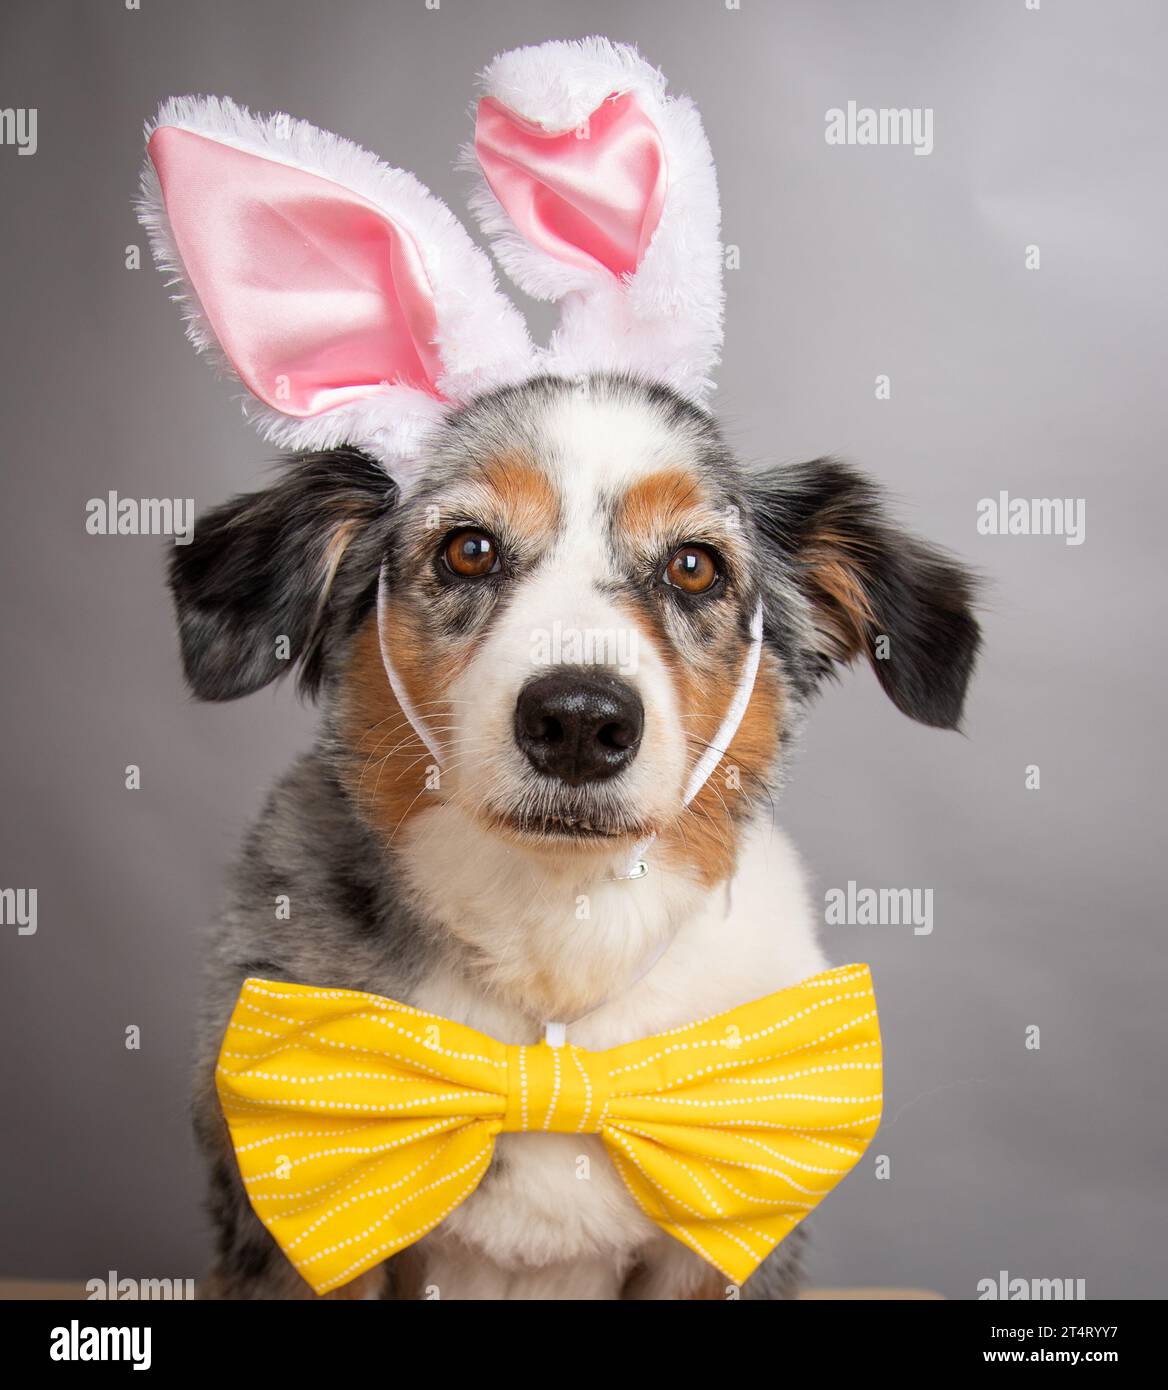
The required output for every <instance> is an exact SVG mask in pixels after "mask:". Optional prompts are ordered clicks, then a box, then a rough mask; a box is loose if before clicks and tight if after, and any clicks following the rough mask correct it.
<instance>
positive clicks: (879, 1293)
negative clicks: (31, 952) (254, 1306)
mask: <svg viewBox="0 0 1168 1390" xmlns="http://www.w3.org/2000/svg"><path fill="white" fill-rule="evenodd" d="M84 1297H85V1281H84V1280H52V1279H0V1300H8V1299H37V1300H38V1301H40V1300H44V1299H77V1298H82V1299H83V1298H84ZM940 1297H941V1295H940V1294H939V1293H930V1292H929V1290H928V1289H884V1288H869V1289H808V1290H807V1291H806V1293H803V1294H800V1298H805V1299H823V1298H840V1299H884V1298H897V1299H902V1298H909V1299H921V1298H925V1299H930V1298H940Z"/></svg>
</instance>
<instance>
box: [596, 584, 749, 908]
mask: <svg viewBox="0 0 1168 1390" xmlns="http://www.w3.org/2000/svg"><path fill="white" fill-rule="evenodd" d="M761 658H762V600H761V599H759V602H758V607H757V608H756V609H755V610H754V616H753V617H752V618H751V620H750V646H749V648H748V649H747V652H746V661H745V663H744V664H743V667H742V675H741V676H740V677H739V678H738V685H737V687H736V689H735V691H734V694H733V696H732V697H731V700H730V703H729V705H728V706H727V707H726V713H725V714H724V715H723V716H722V722H721V724H719V726H718V732H717V733H716V734H715V735H714V737H713V738H712V739H711V740H710V742H709V744H708V745H707V747H706V748H705V750H704V751H703V753H702V756H701V757H700V758H699V759H698V760H697V762H696V763H695V764H694V769H693V771H692V772H691V773H690V777H689V782H688V783H687V785H686V789H685V795H684V796H683V797H682V800H681V804H682V806H688V805H689V803H690V802H691V801H692V800H693V799H694V797H695V796H697V794H698V792H700V791H701V789H702V788H703V787H704V786H705V785H706V783H707V782H708V781H709V780H710V777H711V776H712V774H713V771H714V769H715V768H716V767H717V766H718V764H719V763H720V762H721V761H722V758H723V756H724V754H725V752H726V750H727V748H729V747H730V745H731V744H732V743H733V742H734V735H735V734H736V733H737V732H738V729H739V726H740V725H741V723H742V720H743V717H744V716H745V714H746V710H747V707H748V706H749V704H750V697H751V696H752V695H753V694H754V682H755V680H756V679H757V677H758V663H759V661H760V660H761ZM656 838H657V837H656V835H650V836H649V838H648V839H646V840H642V841H641V842H640V844H638V845H634V846H633V852H632V855H631V856H630V858H629V867H628V868H627V869H626V870H625V872H624V873H623V874H614V875H613V880H614V881H619V882H623V881H624V880H625V879H634V878H644V877H645V875H646V874H647V873H648V871H649V866H648V865H647V864H646V862H645V854H646V853H647V851H648V849H649V847H650V846H651V845H652V843H653V841H654V840H655V839H656Z"/></svg>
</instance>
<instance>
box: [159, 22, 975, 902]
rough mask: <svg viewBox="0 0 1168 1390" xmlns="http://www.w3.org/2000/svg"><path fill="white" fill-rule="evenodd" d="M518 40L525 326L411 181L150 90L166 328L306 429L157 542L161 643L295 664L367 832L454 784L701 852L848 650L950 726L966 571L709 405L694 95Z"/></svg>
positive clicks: (849, 477)
mask: <svg viewBox="0 0 1168 1390" xmlns="http://www.w3.org/2000/svg"><path fill="white" fill-rule="evenodd" d="M532 52H533V51H531V50H525V51H522V52H520V53H519V54H510V55H505V56H504V58H502V59H498V60H496V63H495V64H494V65H492V68H491V69H489V70H488V74H487V90H488V94H487V96H486V97H485V98H484V100H483V102H482V103H481V104H480V109H479V124H478V130H477V138H476V146H475V154H476V156H477V159H478V162H479V165H480V167H481V171H482V175H483V180H484V181H483V183H482V185H481V187H480V188H479V190H478V193H477V194H476V207H477V210H478V212H479V213H480V216H481V219H482V221H483V224H484V227H485V228H486V230H487V231H488V232H489V233H490V234H492V235H493V236H494V237H495V238H496V250H497V252H498V254H499V256H500V259H501V260H502V262H503V264H504V265H505V266H506V268H507V269H508V270H509V271H510V272H511V273H512V274H513V275H514V276H515V278H517V279H518V280H519V281H520V283H521V284H523V285H524V287H525V288H527V289H529V290H531V291H532V292H533V293H537V294H540V295H542V296H543V297H545V298H552V299H556V300H559V301H560V302H561V304H562V318H561V323H560V326H559V328H558V329H557V332H556V334H555V335H554V336H553V339H552V342H551V344H550V346H549V347H548V348H547V349H543V350H536V349H534V348H533V347H532V346H531V344H530V342H529V341H528V339H527V335H526V331H525V330H524V329H523V326H522V323H521V321H520V320H519V319H518V316H517V315H516V313H515V311H514V310H513V309H512V308H511V307H510V306H509V305H508V304H507V303H506V301H505V300H503V299H502V297H501V296H500V295H499V293H498V291H497V289H496V288H495V286H494V283H493V278H492V276H491V273H490V269H489V266H488V264H487V262H486V260H485V258H484V257H483V256H482V253H481V252H479V251H477V250H476V249H475V248H474V247H473V245H472V244H471V243H470V241H469V238H467V237H466V234H465V233H464V232H463V231H462V229H461V228H460V227H459V226H458V225H457V224H456V223H455V222H454V220H453V219H452V218H451V216H450V214H449V213H448V212H447V211H446V209H445V208H444V207H442V205H441V204H438V203H437V202H436V200H435V199H433V198H432V197H431V195H429V194H428V193H426V191H425V190H424V189H422V188H421V187H420V185H418V184H417V183H416V181H414V180H413V179H411V178H410V177H409V176H408V175H403V174H401V173H400V172H399V171H393V170H387V169H385V168H384V166H381V165H380V164H378V163H377V162H376V161H375V160H373V159H372V157H371V156H368V155H366V154H365V153H364V152H363V151H360V150H357V149H356V148H355V147H353V146H349V145H347V143H346V142H343V141H338V140H337V139H336V138H335V137H330V136H324V135H323V134H322V133H321V132H319V131H316V130H314V129H313V128H312V127H308V126H304V125H303V124H302V123H298V122H289V121H287V120H286V119H284V118H272V119H271V120H270V121H266V122H264V121H257V120H256V119H255V118H253V117H251V116H249V115H248V114H247V113H246V112H242V111H240V110H239V109H238V108H235V107H233V106H231V105H230V104H229V103H218V102H211V101H186V102H174V103H169V104H168V105H167V106H166V107H164V109H163V112H162V114H161V115H160V117H159V121H158V124H157V127H156V128H155V130H154V132H153V134H152V136H151V140H150V161H149V163H148V166H147V173H146V178H145V181H144V191H143V201H142V205H141V206H142V216H143V219H144V221H145V222H146V223H147V225H148V226H149V228H150V231H151V235H152V240H153V243H154V247H155V251H156V253H157V255H158V257H159V259H160V261H161V263H162V264H163V265H164V266H165V267H167V268H168V269H170V270H172V271H173V273H174V274H175V276H176V278H177V279H178V281H179V283H180V286H181V291H180V298H181V299H183V301H184V304H185V309H186V312H187V316H188V325H189V331H190V333H191V336H192V338H193V339H194V341H195V342H196V345H197V346H199V347H200V348H201V349H205V350H208V351H210V352H212V353H213V354H214V355H216V356H217V357H218V358H219V360H220V361H221V362H222V363H223V364H225V365H227V366H228V367H229V368H230V369H231V370H232V371H234V372H235V374H236V375H238V376H239V378H240V379H241V380H242V381H243V382H244V384H245V385H246V386H247V387H248V388H249V390H250V392H251V394H252V397H253V401H252V405H251V407H250V409H251V411H252V413H253V414H255V416H256V418H257V419H258V421H259V423H260V424H261V427H262V428H263V429H264V430H265V432H266V433H267V434H268V436H269V437H270V438H272V439H274V440H276V441H277V442H280V443H283V444H288V445H292V446H293V447H296V448H299V449H301V450H306V449H307V450H311V452H301V453H299V454H298V455H297V456H296V457H294V458H293V459H292V460H291V461H289V462H288V464H287V465H286V469H285V472H284V474H283V476H282V477H281V479H280V480H279V481H278V482H276V484H275V485H274V486H273V487H271V488H270V489H268V490H267V491H266V492H262V493H259V494H256V495H253V496H249V497H243V498H240V499H237V500H236V501H234V502H231V503H228V504H227V505H226V506H224V507H220V508H219V509H217V510H215V511H213V512H211V513H210V514H209V515H208V516H206V517H204V518H203V520H202V521H201V523H200V524H199V525H198V526H197V527H196V533H195V538H194V542H193V544H191V545H190V546H187V547H184V548H181V549H179V550H177V551H176V554H175V559H174V563H173V567H172V587H173V590H174V594H175V599H176V603H177V607H178V613H179V621H180V629H181V635H182V646H183V656H184V663H185V668H186V672H187V676H188V679H189V681H190V683H191V685H192V688H193V689H194V691H195V692H196V694H198V695H200V696H202V697H204V698H209V699H230V698H234V697H236V696H239V695H243V694H246V693H248V692H249V691H252V690H255V689H257V688H259V687H260V686H262V685H264V684H266V683H267V682H269V681H271V680H274V679H276V678H277V677H279V676H280V675H282V674H284V673H285V672H287V671H288V670H289V669H290V667H291V666H292V665H294V664H298V665H299V668H300V674H301V682H302V685H303V686H304V687H305V688H306V689H307V690H308V691H310V692H313V693H316V692H318V691H324V692H325V693H326V695H327V707H328V715H327V727H328V731H329V736H330V746H331V747H332V748H333V750H334V752H335V756H336V761H337V767H338V771H339V775H340V777H341V779H342V781H343V782H344V783H345V784H346V785H347V787H348V788H349V790H350V792H351V793H352V795H353V797H354V800H355V802H356V804H357V805H358V806H359V807H360V808H361V811H362V813H363V814H364V815H365V816H366V818H367V819H368V820H369V821H370V823H371V824H373V825H374V826H375V827H376V828H377V829H378V830H379V831H380V832H382V835H383V838H386V839H392V838H393V837H394V836H396V835H397V834H398V832H399V831H400V830H401V828H402V826H403V825H405V824H406V823H407V822H409V821H410V820H411V819H412V818H414V817H417V816H420V815H422V814H424V813H425V812H426V811H427V810H428V809H430V808H431V807H433V806H435V805H442V806H445V807H447V808H448V810H450V811H453V812H456V813H457V814H459V815H461V816H463V817H465V818H466V819H467V820H468V821H470V822H472V823H473V824H474V825H475V827H476V828H477V829H478V830H479V831H481V832H482V833H484V834H489V835H492V836H498V837H503V838H505V839H506V840H507V841H508V842H509V843H510V844H511V845H513V846H514V847H515V848H516V849H518V850H522V851H525V852H527V853H530V854H536V855H539V854H546V855H549V856H556V857H557V858H560V859H562V858H563V856H564V855H565V852H570V853H571V854H572V855H573V856H592V857H593V858H595V859H596V860H597V861H598V862H599V861H600V860H602V859H603V860H605V861H608V862H610V863H612V864H613V865H614V866H619V865H620V864H621V863H627V861H628V856H629V853H630V851H631V850H632V848H633V847H634V846H637V845H639V844H642V843H643V842H644V841H645V840H646V839H648V838H649V837H651V836H652V837H656V838H657V839H658V841H659V842H660V843H661V844H662V845H663V846H665V847H666V848H667V849H672V850H673V851H674V852H675V853H676V854H677V856H678V857H679V858H680V859H683V860H684V861H685V862H686V863H687V864H688V865H690V866H691V867H694V868H696V869H697V871H698V873H699V875H700V876H701V877H702V878H703V879H705V880H707V881H710V882H712V881H716V880H717V879H719V878H721V877H724V876H725V874H726V873H727V872H728V871H729V869H730V868H731V867H732V864H733V859H734V853H735V831H736V828H737V827H738V826H739V825H740V824H741V823H742V822H743V821H745V820H747V819H749V817H750V816H751V814H752V812H753V810H754V809H755V808H757V807H758V806H759V805H760V804H766V803H767V802H768V793H769V790H770V788H771V786H772V785H773V780H774V774H775V770H776V768H777V766H778V764H779V762H780V754H781V752H782V750H783V748H784V746H785V744H786V741H787V737H788V735H789V732H790V730H791V728H792V727H793V725H794V722H795V721H796V720H797V718H798V716H799V712H800V710H801V709H802V708H803V706H804V705H805V704H806V702H807V700H808V698H809V697H810V696H811V694H812V693H813V692H814V690H815V689H816V688H817V686H818V685H819V683H820V682H821V680H822V679H823V677H824V676H825V675H826V674H827V673H828V672H829V671H831V670H832V668H833V667H834V666H836V665H837V664H839V663H845V662H848V661H851V660H852V659H853V658H855V657H856V656H858V655H861V654H863V655H866V656H867V657H869V658H870V659H871V661H872V664H873V667H874V669H875V671H876V674H877V676H878V678H879V680H880V682H881V684H882V685H883V686H884V688H885V690H886V691H887V692H888V694H889V695H890V696H891V698H892V699H893V700H894V701H895V702H896V704H897V705H898V706H899V707H900V708H901V709H902V710H904V711H905V712H906V713H907V714H909V715H910V716H912V717H913V718H916V719H919V720H922V721H923V722H925V723H929V724H934V725H939V726H943V727H953V726H954V725H955V724H956V723H957V721H958V719H959V716H960V712H961V705H962V699H963V695H964V690H965V686H966V682H967V680H968V677H969V674H970V670H971V667H972V664H973V659H974V654H975V650H976V646H977V628H976V625H975V623H974V621H973V619H972V617H971V616H970V613H969V598H970V582H969V579H968V578H967V576H966V575H965V574H964V573H963V572H962V571H961V570H960V569H959V568H958V567H957V566H956V565H954V564H953V563H952V562H950V561H948V560H945V559H943V558H942V557H940V556H938V555H937V554H935V553H934V552H932V551H930V550H928V549H927V548H925V547H923V546H922V545H920V544H919V543H917V542H915V541H913V540H911V539H910V538H908V537H906V536H904V535H902V534H901V533H899V532H898V531H896V530H895V529H894V528H893V527H892V526H891V525H890V524H889V523H888V521H887V520H886V518H885V517H884V515H883V513H882V510H881V507H880V504H879V501H878V498H877V496H876V493H875V491H874V490H873V488H872V487H871V486H870V485H868V484H867V483H865V482H864V481H863V480H862V479H860V478H859V477H858V476H857V475H856V474H854V473H852V472H851V471H849V470H848V469H846V468H845V467H843V466H842V465H840V464H837V463H834V462H830V461H820V462H817V463H813V464H807V465H802V466H799V467H793V468H777V469H774V470H771V471H769V472H763V473H759V472H757V471H748V470H745V469H743V468H742V467H740V466H739V465H738V464H737V463H736V461H735V460H734V458H733V457H732V455H731V453H730V452H729V451H728V449H727V448H726V446H725V444H724V443H723V441H722V439H721V437H720V435H719V433H718V430H717V428H716V426H715V424H714V423H713V420H712V418H711V416H710V415H709V414H708V413H707V412H706V410H705V409H704V408H703V405H702V400H703V398H704V396H705V393H706V391H707V389H708V387H709V380H708V374H709V369H710V367H711V366H712V365H713V362H714V359H715V357H716V354H717V350H718V346H719V344H720V336H721V276H720V270H721V260H720V256H721V252H720V248H719V245H718V240H717V199H716V189H715V187H714V181H713V170H712V166H711V165H710V162H709V151H708V148H707V147H706V145H705V140H704V136H703V135H702V132H701V127H700V123H699V122H698V120H697V116H696V112H694V110H693V108H692V107H691V106H690V105H689V104H688V103H687V102H684V101H680V100H678V99H675V98H671V97H667V96H666V95H665V94H664V88H663V82H662V80H661V79H660V76H659V74H656V73H654V72H653V70H652V69H649V68H648V67H647V65H645V64H643V63H641V61H640V59H638V58H636V55H635V54H632V53H631V51H629V50H623V49H616V48H613V47H612V46H610V45H604V44H602V43H601V42H600V41H594V42H593V43H592V44H591V45H546V46H544V48H543V49H541V50H536V51H534V52H535V54H536V57H534V58H533V57H532ZM541 55H542V56H541ZM572 64H576V67H575V68H572V73H573V74H574V78H578V81H577V80H574V81H572V82H568V83H565V82H564V81H563V80H562V79H563V77H564V74H565V72H566V71H567V70H568V68H570V67H571V65H572ZM557 72H558V73H559V78H557V79H556V80H552V78H553V77H555V74H556V73H557ZM549 74H551V76H549ZM582 126H583V135H581V133H580V132H581V127H582ZM756 667H757V673H756ZM711 750H712V753H711ZM711 773H712V775H711Z"/></svg>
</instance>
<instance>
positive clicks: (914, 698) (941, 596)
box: [752, 459, 980, 729]
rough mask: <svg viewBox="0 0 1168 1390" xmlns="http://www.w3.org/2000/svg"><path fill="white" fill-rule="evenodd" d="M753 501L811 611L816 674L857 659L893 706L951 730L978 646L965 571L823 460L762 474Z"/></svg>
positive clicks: (767, 537) (855, 477)
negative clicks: (870, 671) (905, 528)
mask: <svg viewBox="0 0 1168 1390" xmlns="http://www.w3.org/2000/svg"><path fill="white" fill-rule="evenodd" d="M752 498H753V500H752V506H753V511H754V515H755V519H756V523H757V525H758V527H759V530H760V531H761V534H762V538H763V542H764V544H765V545H768V546H771V547H774V549H775V550H776V552H777V556H776V558H777V559H778V561H779V562H780V565H781V568H782V569H783V570H786V571H787V572H788V573H791V572H793V573H794V576H795V582H796V584H797V585H798V587H799V589H800V590H801V592H802V594H803V595H804V596H805V598H806V599H807V600H808V601H809V603H810V605H811V611H812V621H813V624H814V628H815V647H816V657H817V663H818V666H819V670H820V673H824V672H827V671H830V669H831V668H832V665H833V663H837V662H843V663H846V662H850V661H852V660H854V659H855V658H856V657H857V656H859V655H861V654H863V655H865V656H866V657H867V658H868V660H869V661H870V662H871V665H872V669H873V671H875V673H876V676H877V679H878V680H879V681H880V684H881V685H882V686H883V687H884V690H885V692H886V693H887V694H888V696H889V698H890V699H891V700H892V701H893V703H894V704H895V705H896V707H897V708H898V709H899V710H901V711H902V712H903V713H905V714H907V715H908V716H909V717H910V718H912V719H917V720H920V722H921V723H922V724H931V725H934V726H936V727H938V728H942V729H954V728H956V727H957V726H958V724H959V722H960V719H961V711H962V706H963V704H964V700H965V691H966V686H967V685H968V683H969V678H970V676H971V674H972V672H973V666H974V661H975V659H976V656H977V650H978V646H979V643H980V635H979V631H978V625H977V622H976V620H975V619H974V617H973V615H972V612H971V605H972V602H973V598H974V593H975V588H976V584H975V580H974V578H973V576H972V575H971V574H970V573H969V572H968V571H967V570H965V569H963V568H962V567H961V566H960V565H959V564H958V563H957V562H956V561H954V560H952V559H950V558H949V557H948V556H946V555H944V554H942V553H941V552H940V551H938V550H935V549H933V548H932V547H931V546H928V545H925V544H924V543H922V542H921V541H918V540H916V539H915V538H913V537H912V536H909V535H906V534H905V533H904V532H902V531H900V530H898V529H897V528H896V527H895V526H893V525H892V524H891V523H890V522H889V521H888V520H887V518H886V516H885V513H884V508H883V506H882V504H881V501H880V496H879V493H878V491H877V489H876V488H875V487H874V486H873V485H872V484H871V483H869V482H868V481H867V480H866V479H865V478H863V477H861V476H860V475H859V474H858V473H856V472H854V471H853V470H852V469H850V468H847V467H846V466H845V465H843V464H841V463H838V462H837V461H835V460H834V459H818V460H816V461H815V462H814V463H804V464H798V465H795V466H791V467H780V468H774V469H772V470H769V471H768V472H766V473H764V474H762V475H760V476H759V477H758V478H757V479H755V480H754V483H753V485H752ZM780 603H781V599H780V598H779V596H776V597H775V601H774V602H773V603H771V604H769V605H768V627H769V626H770V625H771V623H772V621H776V622H777V621H779V620H778V619H777V618H772V615H771V610H776V612H777V610H778V609H779V606H780Z"/></svg>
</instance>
